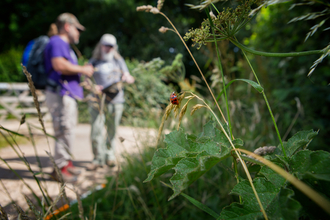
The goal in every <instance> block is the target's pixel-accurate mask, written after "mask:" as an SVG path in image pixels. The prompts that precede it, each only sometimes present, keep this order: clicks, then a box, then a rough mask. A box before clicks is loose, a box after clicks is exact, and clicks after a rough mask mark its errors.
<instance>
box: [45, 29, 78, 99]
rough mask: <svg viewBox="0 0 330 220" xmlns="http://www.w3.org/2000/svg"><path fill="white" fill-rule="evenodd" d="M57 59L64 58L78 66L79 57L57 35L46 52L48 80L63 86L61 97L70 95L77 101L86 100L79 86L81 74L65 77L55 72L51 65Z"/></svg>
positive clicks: (51, 39)
mask: <svg viewBox="0 0 330 220" xmlns="http://www.w3.org/2000/svg"><path fill="white" fill-rule="evenodd" d="M55 57H63V58H65V59H66V60H68V61H69V62H70V63H72V64H78V60H77V56H76V54H75V53H74V52H73V50H72V49H71V47H70V45H69V44H68V43H67V42H65V41H64V40H62V39H61V38H60V37H59V36H57V35H55V36H53V37H51V38H50V41H49V43H48V44H47V45H46V47H45V50H44V58H45V59H44V63H45V70H46V73H47V74H48V78H49V79H51V80H53V81H55V82H56V83H57V84H58V85H60V86H61V92H60V95H62V96H63V95H69V96H71V97H72V98H75V99H82V98H84V94H83V88H82V87H81V86H80V85H79V83H80V74H77V75H63V74H62V73H61V72H57V71H55V70H54V69H53V66H52V63H51V59H52V58H55Z"/></svg>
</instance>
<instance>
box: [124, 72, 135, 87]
mask: <svg viewBox="0 0 330 220" xmlns="http://www.w3.org/2000/svg"><path fill="white" fill-rule="evenodd" d="M121 80H122V81H124V82H127V83H128V84H132V83H134V81H135V79H134V77H133V76H132V75H131V74H129V73H128V72H125V73H124V74H123V76H122V78H121Z"/></svg>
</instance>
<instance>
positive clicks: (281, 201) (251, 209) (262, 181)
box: [218, 171, 301, 220]
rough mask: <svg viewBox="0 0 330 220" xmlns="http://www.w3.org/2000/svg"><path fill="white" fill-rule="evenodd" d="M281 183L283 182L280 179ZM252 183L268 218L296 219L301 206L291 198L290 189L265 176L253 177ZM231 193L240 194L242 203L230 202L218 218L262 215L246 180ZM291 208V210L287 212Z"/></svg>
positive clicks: (251, 217)
mask: <svg viewBox="0 0 330 220" xmlns="http://www.w3.org/2000/svg"><path fill="white" fill-rule="evenodd" d="M265 172H268V171H265ZM269 174H270V173H269ZM269 176H270V177H271V179H272V178H273V177H274V176H273V175H272V174H270V175H269ZM277 183H278V182H277ZM282 183H284V182H283V181H282ZM253 184H254V187H255V189H256V191H257V193H258V195H259V198H260V201H261V203H262V205H263V207H265V208H266V210H265V211H266V213H267V215H269V216H268V217H269V219H288V220H289V219H298V217H299V215H298V214H299V209H300V208H301V206H300V204H299V202H297V201H296V200H294V199H292V198H291V197H292V195H293V191H292V190H289V189H283V188H281V187H279V185H280V184H279V185H274V184H273V183H272V182H271V181H268V180H266V178H255V179H254V180H253ZM275 184H276V183H275ZM231 193H233V194H237V195H240V196H241V197H242V199H243V204H239V203H232V204H231V205H230V206H227V207H225V208H224V209H223V210H222V212H221V214H220V217H219V218H218V219H240V220H241V219H251V220H252V219H258V218H262V217H263V214H262V212H261V210H260V207H259V204H258V202H257V199H256V198H255V195H254V193H253V190H252V187H251V185H250V183H249V181H248V180H244V181H242V182H239V183H238V184H237V185H236V186H235V187H234V189H233V190H232V192H231ZM291 209H292V212H291V213H290V214H288V212H290V211H291Z"/></svg>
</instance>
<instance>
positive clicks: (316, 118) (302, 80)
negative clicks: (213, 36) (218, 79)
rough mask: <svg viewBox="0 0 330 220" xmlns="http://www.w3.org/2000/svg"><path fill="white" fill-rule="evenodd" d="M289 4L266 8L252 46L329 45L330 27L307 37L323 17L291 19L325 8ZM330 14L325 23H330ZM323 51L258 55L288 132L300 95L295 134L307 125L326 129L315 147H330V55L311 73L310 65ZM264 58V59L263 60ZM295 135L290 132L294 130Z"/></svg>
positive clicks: (265, 81) (267, 48) (281, 123)
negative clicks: (291, 5) (268, 55)
mask: <svg viewBox="0 0 330 220" xmlns="http://www.w3.org/2000/svg"><path fill="white" fill-rule="evenodd" d="M289 7H290V5H289V4H279V5H275V6H270V7H268V8H267V9H263V10H262V13H261V14H259V15H258V16H257V18H256V23H255V25H254V26H253V29H252V31H253V35H252V37H251V38H252V39H251V44H250V46H252V47H254V48H256V49H257V50H260V51H268V52H291V51H297V52H298V51H306V50H315V49H323V48H324V47H325V46H327V45H328V43H329V38H328V36H329V30H328V31H322V30H323V29H320V30H319V31H317V32H316V33H315V34H314V35H313V36H312V37H310V38H309V39H308V40H307V41H306V42H304V39H305V36H306V34H307V33H308V32H309V28H310V27H312V26H313V25H315V24H317V23H318V22H320V19H321V18H320V19H316V20H311V21H300V22H294V23H290V24H287V23H288V22H289V21H290V20H291V19H293V18H294V17H297V16H301V15H304V14H307V13H310V12H313V11H322V10H323V8H320V7H316V6H304V7H295V8H293V9H292V10H290V11H289V10H288V8H289ZM329 26H330V22H329V20H328V21H326V23H325V27H329ZM318 58H319V55H313V56H302V57H296V58H271V57H256V61H255V66H256V67H258V70H259V72H260V73H261V75H262V79H261V81H262V82H263V85H264V87H265V91H268V93H269V95H270V96H271V97H272V98H271V99H270V102H271V103H270V104H271V106H273V108H274V112H276V113H278V114H279V118H278V119H279V120H278V121H279V127H280V129H281V130H282V132H283V133H284V132H285V129H286V128H288V127H289V125H290V123H291V121H292V119H293V118H294V115H295V114H296V112H297V103H296V101H295V98H296V97H297V98H299V100H300V101H301V105H302V107H303V113H304V114H303V115H300V116H299V119H298V120H297V122H296V123H295V125H294V127H293V129H292V131H291V133H290V134H291V135H292V134H294V133H296V132H298V131H299V130H302V129H311V128H313V129H316V130H318V129H320V132H319V138H317V139H315V141H314V142H313V143H312V146H311V149H327V150H329V146H330V139H329V138H327V136H328V134H329V133H330V128H329V122H330V115H329V114H328V112H329V106H330V96H329V94H330V93H329V92H330V87H329V86H328V84H329V83H330V59H329V58H326V59H324V60H323V62H322V63H321V64H319V66H318V67H317V68H316V70H315V71H314V73H313V74H312V75H311V77H310V78H308V77H307V74H308V72H309V68H310V67H311V66H312V65H313V62H314V61H315V60H317V59H318ZM261 63H264V64H263V65H260V64H261ZM289 136H290V135H289Z"/></svg>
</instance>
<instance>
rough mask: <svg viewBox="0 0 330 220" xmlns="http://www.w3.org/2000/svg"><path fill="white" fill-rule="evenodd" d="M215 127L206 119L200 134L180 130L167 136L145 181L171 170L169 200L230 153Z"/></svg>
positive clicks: (235, 141)
mask: <svg viewBox="0 0 330 220" xmlns="http://www.w3.org/2000/svg"><path fill="white" fill-rule="evenodd" d="M215 126H216V125H215V123H214V122H208V123H207V124H206V125H205V126H204V129H203V132H202V133H201V134H200V135H199V136H195V135H187V134H184V133H183V132H182V131H173V132H171V133H170V134H168V135H166V136H165V140H164V141H165V142H166V143H167V147H166V148H163V149H158V150H157V151H156V152H155V154H154V156H153V158H152V162H151V171H150V172H149V174H148V178H147V179H146V180H145V181H144V182H147V181H151V180H152V179H154V178H155V177H157V176H160V175H162V174H164V173H165V172H167V171H169V170H170V169H174V170H175V173H174V175H173V176H172V178H171V179H170V182H171V183H172V185H173V191H174V194H173V195H172V196H171V197H170V199H173V198H174V197H176V196H177V195H179V194H180V193H181V192H182V190H184V189H186V188H187V187H188V186H189V185H190V184H192V183H193V182H194V181H196V180H197V179H198V178H199V177H200V176H202V175H203V174H204V173H206V172H207V171H208V170H210V169H211V168H212V167H213V166H214V165H215V164H217V163H219V162H220V161H221V160H223V159H225V158H227V157H228V156H230V149H231V146H230V143H229V141H228V140H227V138H226V136H225V135H224V134H223V133H222V132H221V131H220V130H219V129H217V128H216V127H215ZM233 144H234V145H235V146H238V147H241V146H242V145H243V141H242V140H240V139H236V140H234V141H233Z"/></svg>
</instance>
